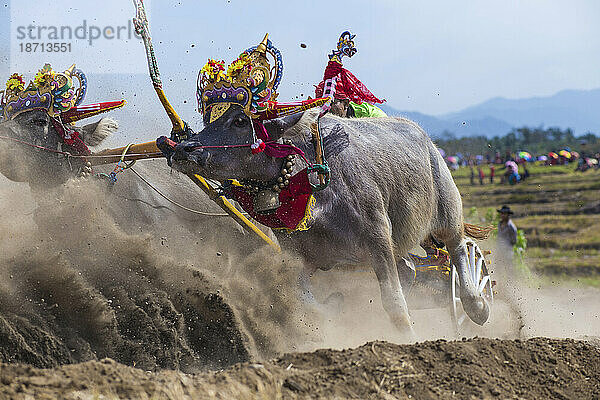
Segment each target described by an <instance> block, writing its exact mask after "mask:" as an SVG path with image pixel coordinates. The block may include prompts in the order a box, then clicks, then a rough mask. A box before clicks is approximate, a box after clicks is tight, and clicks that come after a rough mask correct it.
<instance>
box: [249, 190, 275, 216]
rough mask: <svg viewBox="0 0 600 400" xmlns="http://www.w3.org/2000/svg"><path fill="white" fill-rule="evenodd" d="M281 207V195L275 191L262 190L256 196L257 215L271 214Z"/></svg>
mask: <svg viewBox="0 0 600 400" xmlns="http://www.w3.org/2000/svg"><path fill="white" fill-rule="evenodd" d="M278 189H279V188H278ZM280 205H281V204H280V203H279V194H278V193H276V192H275V191H273V190H270V189H266V190H261V191H260V192H258V194H257V195H256V196H254V212H256V213H257V214H271V213H273V212H275V210H277V209H278V208H279V206H280Z"/></svg>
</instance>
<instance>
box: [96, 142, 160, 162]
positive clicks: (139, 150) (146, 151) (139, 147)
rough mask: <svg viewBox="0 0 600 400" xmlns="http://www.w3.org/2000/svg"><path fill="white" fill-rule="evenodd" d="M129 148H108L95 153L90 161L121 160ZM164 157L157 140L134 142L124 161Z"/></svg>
mask: <svg viewBox="0 0 600 400" xmlns="http://www.w3.org/2000/svg"><path fill="white" fill-rule="evenodd" d="M126 149H127V146H123V147H118V148H116V149H106V150H102V151H100V152H98V153H94V154H93V155H92V156H91V157H90V158H89V161H90V162H91V163H92V165H102V164H113V163H116V162H119V160H120V159H121V156H123V152H124V151H125V150H126ZM161 157H164V155H163V153H162V152H161V151H160V150H159V149H158V147H156V142H154V141H152V142H146V143H139V144H132V145H131V146H129V149H127V154H125V156H124V157H123V161H132V160H143V159H148V158H161Z"/></svg>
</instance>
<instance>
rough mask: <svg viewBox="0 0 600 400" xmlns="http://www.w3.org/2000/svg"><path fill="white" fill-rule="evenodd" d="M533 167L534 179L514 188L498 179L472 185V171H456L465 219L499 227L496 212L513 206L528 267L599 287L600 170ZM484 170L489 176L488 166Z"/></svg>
mask: <svg viewBox="0 0 600 400" xmlns="http://www.w3.org/2000/svg"><path fill="white" fill-rule="evenodd" d="M528 169H529V172H530V173H531V177H530V178H529V179H528V180H526V181H525V182H522V183H519V184H517V185H514V186H510V185H506V184H504V185H501V184H500V183H499V181H500V179H499V178H498V177H496V180H495V183H494V184H490V183H489V178H488V177H486V181H485V185H483V186H481V185H479V180H478V179H477V180H476V185H471V184H470V179H469V176H470V171H469V169H468V168H460V169H459V170H458V171H455V172H453V175H454V179H455V181H456V184H457V185H458V188H459V190H460V192H461V195H462V198H463V205H464V209H465V218H466V219H467V220H468V221H469V222H473V223H479V224H483V225H489V224H493V225H497V223H498V220H497V213H496V209H497V208H499V207H501V206H502V205H503V204H506V205H508V206H510V207H511V209H512V210H513V211H514V212H515V215H514V218H513V221H514V222H515V224H516V225H517V228H519V230H521V231H522V232H521V234H520V235H519V238H520V239H518V243H517V245H518V246H517V247H518V252H520V253H521V254H523V256H524V260H525V263H524V264H523V265H528V266H530V267H531V268H532V269H533V270H534V271H537V272H541V273H542V274H543V275H545V276H548V277H557V276H560V277H562V278H565V277H568V278H569V279H571V280H574V281H577V282H580V283H585V284H589V285H594V286H600V229H599V228H600V171H598V170H593V171H587V172H585V173H581V172H575V171H574V169H575V166H574V165H565V166H544V165H530V166H528ZM484 172H485V173H486V175H488V176H489V169H488V168H487V167H484ZM500 173H501V171H500ZM525 240H526V242H525ZM521 249H522V250H521ZM517 259H518V258H517ZM523 272H524V273H525V274H527V272H526V271H523Z"/></svg>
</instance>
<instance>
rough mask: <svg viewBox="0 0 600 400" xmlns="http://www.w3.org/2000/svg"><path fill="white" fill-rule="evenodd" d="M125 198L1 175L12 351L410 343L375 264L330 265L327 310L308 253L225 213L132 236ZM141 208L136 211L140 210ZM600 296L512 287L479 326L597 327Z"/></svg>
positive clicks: (234, 352) (186, 355) (441, 332)
mask: <svg viewBox="0 0 600 400" xmlns="http://www.w3.org/2000/svg"><path fill="white" fill-rule="evenodd" d="M199 196H202V194H200V193H199ZM111 201H112V199H111V198H110V197H109V195H107V194H106V193H105V192H104V191H102V190H99V189H98V187H97V185H96V184H95V183H93V182H85V181H80V180H73V181H71V182H69V183H68V184H67V185H65V186H63V187H62V188H61V189H60V190H57V191H48V192H44V193H41V194H37V195H36V196H34V195H32V194H31V192H30V190H29V188H28V187H27V186H26V185H24V184H15V183H11V182H8V181H6V180H5V179H4V178H0V213H1V214H0V215H2V224H1V229H0V361H3V362H24V363H28V364H32V365H34V366H37V367H54V366H56V365H59V364H66V363H75V362H81V361H86V360H93V359H101V358H104V357H110V358H113V359H115V360H116V361H118V362H120V363H123V364H126V365H131V366H136V367H139V368H143V369H146V370H159V369H180V370H182V371H184V372H194V371H198V370H202V369H207V368H223V367H226V366H229V365H231V364H234V363H236V362H240V361H247V360H251V359H265V358H268V357H272V356H274V355H276V354H280V353H283V352H292V351H308V350H312V349H315V348H318V347H333V348H344V347H350V346H357V345H360V344H363V343H364V342H365V341H367V340H375V339H382V340H389V341H392V342H400V341H402V338H401V337H399V336H398V334H397V333H396V331H395V329H394V328H393V326H392V325H391V323H390V322H389V320H388V318H387V316H386V315H385V312H384V311H383V307H382V305H381V300H380V297H379V288H378V285H377V283H376V279H375V277H374V274H373V273H372V272H369V271H368V269H366V268H363V269H358V270H353V271H329V272H317V273H316V274H315V275H314V276H313V278H312V280H313V284H314V285H315V295H316V297H317V299H319V300H320V301H321V302H322V303H324V304H325V306H315V305H310V304H305V303H303V302H302V301H301V300H300V299H301V295H300V291H299V288H298V285H297V277H298V273H299V271H300V270H301V268H302V262H301V259H300V258H299V257H298V256H296V255H290V254H285V253H284V254H282V255H275V254H273V253H272V252H270V251H269V250H268V249H252V246H246V245H245V243H244V241H245V239H244V238H243V237H242V238H241V239H240V238H239V237H236V238H233V239H232V237H231V236H230V235H229V234H228V233H227V232H229V231H228V230H227V229H224V228H223V226H224V225H223V224H226V223H230V222H229V221H228V222H224V221H223V220H222V219H221V220H219V219H215V220H214V222H212V223H210V224H204V225H203V226H199V227H197V229H195V230H194V231H193V232H191V231H190V230H189V229H187V228H185V227H183V226H181V225H180V224H178V223H177V221H175V220H173V221H170V220H165V221H163V223H161V224H160V226H144V227H143V229H141V230H142V231H143V233H140V234H131V233H125V231H127V230H125V229H122V225H123V221H118V220H115V219H114V218H113V217H112V216H111V215H113V214H111V212H110V207H107V204H110V203H111ZM137 206H139V205H136V207H137ZM128 214H129V216H130V218H132V219H134V220H135V218H136V217H135V209H134V208H132V210H130V212H129V213H128ZM240 249H242V250H240ZM248 249H250V250H248ZM599 299H600V294H599V293H598V291H596V290H591V289H581V288H579V289H577V288H563V287H551V288H547V287H545V288H542V287H539V288H537V287H534V288H523V287H517V286H516V285H511V286H510V291H507V292H506V296H504V299H502V298H498V299H496V302H495V304H494V309H493V313H492V320H491V321H490V323H489V324H487V325H486V327H484V328H473V330H472V331H471V332H467V333H465V335H469V334H470V335H479V336H491V337H503V338H511V337H530V336H535V335H545V336H561V337H569V336H570V337H580V336H582V335H596V334H597V332H598V329H599V328H600V318H599V316H598V311H597V307H594V304H596V305H597V304H598V300H599ZM413 321H414V323H415V329H416V331H417V333H418V335H419V337H420V339H423V340H424V339H433V338H439V337H445V338H455V333H454V331H453V329H452V328H451V324H450V317H449V313H448V310H431V311H416V312H414V313H413Z"/></svg>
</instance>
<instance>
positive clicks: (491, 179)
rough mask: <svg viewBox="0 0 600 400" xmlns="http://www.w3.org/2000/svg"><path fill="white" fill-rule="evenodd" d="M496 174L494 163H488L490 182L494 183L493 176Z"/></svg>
mask: <svg viewBox="0 0 600 400" xmlns="http://www.w3.org/2000/svg"><path fill="white" fill-rule="evenodd" d="M495 175H496V167H494V164H491V165H490V183H494V176H495Z"/></svg>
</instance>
